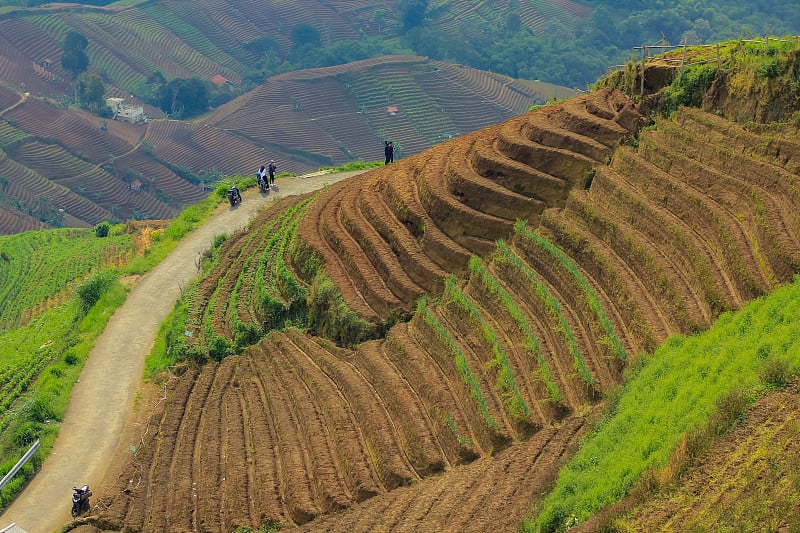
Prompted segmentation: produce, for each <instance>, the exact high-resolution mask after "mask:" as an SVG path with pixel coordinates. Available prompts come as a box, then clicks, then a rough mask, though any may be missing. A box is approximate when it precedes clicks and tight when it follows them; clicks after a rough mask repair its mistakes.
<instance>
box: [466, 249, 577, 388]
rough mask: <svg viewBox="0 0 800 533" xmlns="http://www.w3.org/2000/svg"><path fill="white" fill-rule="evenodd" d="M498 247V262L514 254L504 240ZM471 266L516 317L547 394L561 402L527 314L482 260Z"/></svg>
mask: <svg viewBox="0 0 800 533" xmlns="http://www.w3.org/2000/svg"><path fill="white" fill-rule="evenodd" d="M497 249H498V251H499V252H500V255H498V256H496V257H495V258H494V261H495V262H497V263H502V262H504V261H506V260H507V258H508V257H510V255H511V254H512V252H511V250H510V249H509V248H508V246H507V245H506V243H505V242H504V241H502V240H500V241H497ZM469 268H470V272H472V273H473V274H477V275H478V276H479V277H480V280H481V283H482V284H483V285H484V286H485V287H486V288H487V289H489V292H491V293H492V294H494V295H495V296H497V297H498V298H499V299H500V301H501V302H502V304H503V307H505V309H506V311H508V313H509V314H510V315H511V318H513V319H514V323H515V324H516V325H517V328H519V330H520V331H521V332H522V333H524V334H525V343H524V344H523V346H524V348H525V350H527V352H528V353H529V354H531V356H533V358H534V359H536V362H537V363H538V364H539V370H540V371H541V377H542V380H543V381H544V386H545V388H546V389H547V395H548V397H549V399H550V401H551V402H553V403H559V402H561V401H562V400H563V399H564V397H563V395H562V394H561V391H559V390H558V384H556V382H555V381H554V380H553V376H552V374H551V373H550V367H549V366H548V365H547V360H545V358H544V354H543V353H542V346H541V344H540V343H539V340H538V339H537V338H536V336H535V335H534V333H533V330H532V329H531V325H530V322H528V319H527V318H526V317H525V314H524V313H523V312H522V311H521V310H520V308H519V307H518V306H517V304H516V302H515V301H514V298H513V297H512V296H511V294H509V292H508V291H507V290H506V289H505V287H503V286H502V285H500V282H499V280H497V278H495V277H494V276H491V275H490V274H489V272H488V270H486V267H485V266H484V265H483V263H482V262H481V261H474V260H473V259H470V262H469Z"/></svg>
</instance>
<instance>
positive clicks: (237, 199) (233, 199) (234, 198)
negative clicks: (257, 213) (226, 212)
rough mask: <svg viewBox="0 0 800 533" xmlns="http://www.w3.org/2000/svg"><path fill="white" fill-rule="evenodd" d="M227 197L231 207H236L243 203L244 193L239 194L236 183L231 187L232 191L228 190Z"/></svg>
mask: <svg viewBox="0 0 800 533" xmlns="http://www.w3.org/2000/svg"><path fill="white" fill-rule="evenodd" d="M227 196H228V202H230V204H231V207H233V206H235V205H236V204H240V203H242V193H241V192H239V187H238V186H237V185H236V184H235V183H234V184H233V185H231V188H230V189H228V192H227Z"/></svg>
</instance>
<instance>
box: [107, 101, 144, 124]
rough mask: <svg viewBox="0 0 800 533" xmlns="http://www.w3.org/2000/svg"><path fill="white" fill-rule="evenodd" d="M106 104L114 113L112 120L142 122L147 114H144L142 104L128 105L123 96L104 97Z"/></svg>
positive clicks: (132, 122)
mask: <svg viewBox="0 0 800 533" xmlns="http://www.w3.org/2000/svg"><path fill="white" fill-rule="evenodd" d="M106 105H107V106H108V107H110V108H111V111H112V112H113V113H114V116H112V117H111V118H113V119H114V120H121V121H123V122H130V123H131V124H144V123H146V122H147V116H146V115H145V114H144V106H140V105H128V104H126V103H125V99H123V98H106Z"/></svg>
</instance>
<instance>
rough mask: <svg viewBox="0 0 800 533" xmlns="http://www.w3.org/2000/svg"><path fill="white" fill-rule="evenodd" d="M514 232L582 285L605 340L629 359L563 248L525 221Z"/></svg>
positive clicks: (601, 305)
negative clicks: (555, 262)
mask: <svg viewBox="0 0 800 533" xmlns="http://www.w3.org/2000/svg"><path fill="white" fill-rule="evenodd" d="M514 231H515V232H516V233H517V234H518V235H520V236H522V237H523V238H525V239H528V240H530V241H532V242H534V243H536V245H537V246H540V247H541V248H542V249H544V250H545V251H546V252H547V253H549V254H550V255H552V256H553V257H555V258H556V259H557V260H558V262H559V263H561V265H562V266H563V267H564V268H565V269H567V271H568V272H569V273H570V274H571V275H572V277H574V278H575V281H577V282H578V285H580V287H581V289H583V292H584V294H585V296H586V303H587V304H588V305H589V309H591V310H592V312H593V313H594V314H595V315H596V316H597V319H598V320H599V321H600V324H601V325H602V327H603V330H604V331H605V333H606V339H605V340H607V341H608V342H609V343H610V344H611V346H612V347H613V349H614V353H616V354H617V357H619V358H620V359H623V360H624V359H627V358H628V354H627V353H626V352H625V348H623V347H622V343H620V342H619V337H617V334H616V332H615V331H614V327H613V326H612V325H611V321H610V320H609V319H608V315H606V312H605V311H604V310H603V304H601V303H600V299H599V298H598V297H597V293H595V292H594V288H592V286H591V285H590V284H589V281H588V280H587V279H586V277H585V276H584V275H583V273H582V272H581V271H580V269H578V265H576V264H575V263H574V262H573V261H572V260H571V259H570V258H569V257H567V254H565V253H564V251H563V250H562V249H561V248H559V247H558V246H556V245H555V244H553V243H552V242H550V241H548V240H547V239H545V238H544V237H542V236H541V235H539V234H538V233H536V232H535V231H532V230H531V229H530V228H529V227H528V223H527V222H525V221H524V220H518V221H517V222H516V223H515V224H514ZM501 251H502V250H501ZM504 254H505V253H504Z"/></svg>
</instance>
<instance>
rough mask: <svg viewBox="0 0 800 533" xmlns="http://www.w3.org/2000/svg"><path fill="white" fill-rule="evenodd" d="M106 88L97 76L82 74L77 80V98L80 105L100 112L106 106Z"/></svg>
mask: <svg viewBox="0 0 800 533" xmlns="http://www.w3.org/2000/svg"><path fill="white" fill-rule="evenodd" d="M105 94H106V88H105V85H103V80H101V79H100V76H98V75H97V74H83V75H81V77H80V78H78V97H79V98H80V102H81V105H83V106H85V107H88V108H92V109H94V110H96V111H102V110H103V109H104V108H105V106H106V101H105Z"/></svg>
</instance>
